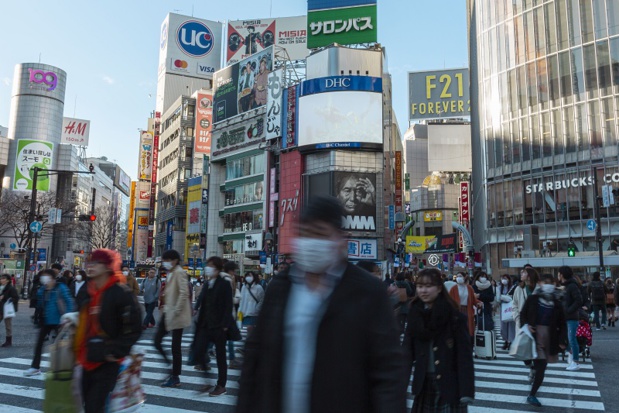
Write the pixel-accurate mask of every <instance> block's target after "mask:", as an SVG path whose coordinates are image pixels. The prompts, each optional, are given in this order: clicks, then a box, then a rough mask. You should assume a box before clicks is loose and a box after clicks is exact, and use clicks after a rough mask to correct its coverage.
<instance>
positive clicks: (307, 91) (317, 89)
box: [299, 76, 383, 97]
mask: <svg viewBox="0 0 619 413" xmlns="http://www.w3.org/2000/svg"><path fill="white" fill-rule="evenodd" d="M342 91H358V92H376V93H382V91H383V79H382V78H380V77H372V76H329V77H319V78H316V79H309V80H306V81H304V82H302V83H301V91H300V93H299V96H300V97H301V96H307V95H313V94H315V93H324V92H342Z"/></svg>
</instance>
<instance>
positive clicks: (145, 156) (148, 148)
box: [138, 131, 153, 181]
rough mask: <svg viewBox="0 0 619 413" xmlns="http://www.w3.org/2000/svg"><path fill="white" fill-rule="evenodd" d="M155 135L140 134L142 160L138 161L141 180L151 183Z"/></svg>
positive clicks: (145, 132) (144, 132) (148, 133)
mask: <svg viewBox="0 0 619 413" xmlns="http://www.w3.org/2000/svg"><path fill="white" fill-rule="evenodd" d="M152 153H153V133H152V132H149V131H142V132H141V134H140V159H139V160H138V162H139V163H138V168H139V174H138V176H139V179H140V180H145V181H150V180H151V177H152V171H153V166H152V158H151V157H152Z"/></svg>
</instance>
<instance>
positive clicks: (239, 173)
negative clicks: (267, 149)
mask: <svg viewBox="0 0 619 413" xmlns="http://www.w3.org/2000/svg"><path fill="white" fill-rule="evenodd" d="M265 170H266V157H265V156H264V155H263V154H260V155H254V156H246V157H244V158H240V159H234V160H229V161H226V181H229V180H231V179H238V178H243V177H246V176H251V175H257V174H261V173H264V171H265Z"/></svg>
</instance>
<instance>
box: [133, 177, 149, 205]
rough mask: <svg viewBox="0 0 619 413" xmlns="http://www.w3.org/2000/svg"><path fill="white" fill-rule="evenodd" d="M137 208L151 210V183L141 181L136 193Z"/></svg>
mask: <svg viewBox="0 0 619 413" xmlns="http://www.w3.org/2000/svg"><path fill="white" fill-rule="evenodd" d="M135 192H136V193H135V202H136V208H138V209H150V197H151V187H150V182H146V181H139V182H138V183H137V186H136V191H135Z"/></svg>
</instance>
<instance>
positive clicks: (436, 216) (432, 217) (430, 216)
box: [423, 211, 443, 222]
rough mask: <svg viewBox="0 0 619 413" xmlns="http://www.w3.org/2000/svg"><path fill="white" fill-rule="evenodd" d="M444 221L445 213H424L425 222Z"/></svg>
mask: <svg viewBox="0 0 619 413" xmlns="http://www.w3.org/2000/svg"><path fill="white" fill-rule="evenodd" d="M442 220H443V211H426V212H424V213H423V222H437V221H442Z"/></svg>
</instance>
